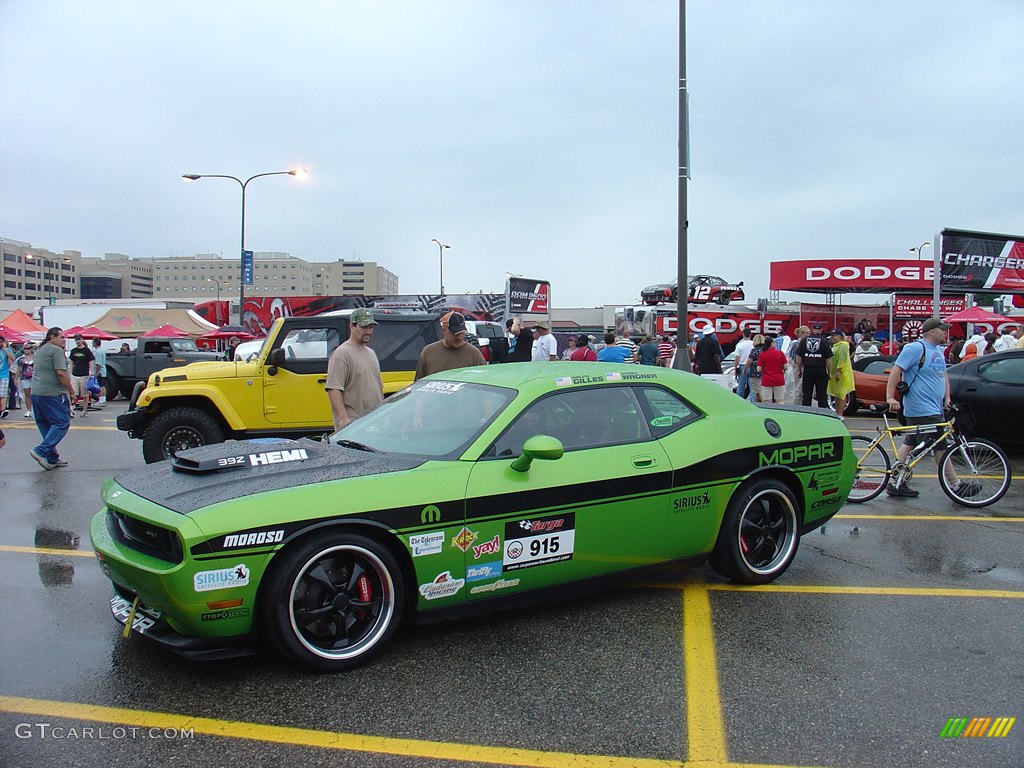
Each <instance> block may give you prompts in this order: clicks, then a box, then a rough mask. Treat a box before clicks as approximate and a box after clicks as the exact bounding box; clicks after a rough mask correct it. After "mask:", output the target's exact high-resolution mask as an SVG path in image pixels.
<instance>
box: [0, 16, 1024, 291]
mask: <svg viewBox="0 0 1024 768" xmlns="http://www.w3.org/2000/svg"><path fill="white" fill-rule="evenodd" d="M687 6H688V8H687V70H688V71H687V74H688V90H689V93H690V116H691V120H690V123H691V125H690V130H691V137H690V145H691V151H692V161H691V166H692V175H693V180H692V182H691V183H690V184H689V185H688V194H689V219H690V228H689V259H690V272H691V273H698V272H700V273H710V274H718V275H721V276H722V277H724V278H726V279H727V280H732V281H738V280H744V281H745V282H746V287H747V289H748V293H747V295H748V298H749V299H750V300H753V299H754V298H756V297H757V296H764V295H767V290H768V262H769V261H772V260H781V259H810V258H841V259H856V258H861V257H883V258H902V257H908V258H912V255H911V254H909V253H908V249H909V248H910V247H912V246H915V245H918V244H919V243H921V242H922V241H925V240H928V241H930V240H931V239H932V238H933V236H934V233H935V232H936V231H937V230H939V229H941V228H942V227H957V228H963V229H975V230H983V231H993V232H1000V233H1010V234H1020V233H1024V206H1022V201H1024V196H1022V194H1021V179H1022V176H1024V173H1022V172H1024V140H1022V125H1024V99H1022V98H1021V94H1022V93H1024V83H1022V75H1024V45H1022V44H1021V41H1022V40H1024V2H1021V1H1020V0H975V1H974V2H971V3H964V2H962V0H961V1H958V2H945V1H943V0H877V1H876V0H858V1H856V2H854V1H853V0H850V1H849V2H840V1H839V0H828V1H827V2H811V0H775V1H774V2H767V1H766V2H756V1H754V0H730V1H729V2H723V1H722V0H690V1H689V2H688V3H687ZM678 66H679V65H678V2H676V0H627V1H623V2H610V1H606V0H585V1H581V2H570V1H568V0H546V1H544V2H541V1H539V0H473V1H465V2H459V1H456V0H431V2H422V0H416V1H415V2H389V1H386V0H378V1H376V2H369V1H368V0H367V1H366V2H353V1H352V0H346V1H345V2H341V1H340V0H338V1H334V2H306V1H304V0H295V2H288V3H285V2H270V1H269V0H246V1H245V2H241V1H239V2H228V1H226V0H218V1H217V2H209V0H203V1H202V2H199V1H196V2H191V1H187V0H172V1H171V2H163V3H149V2H137V1H133V2H113V1H111V0H89V2H81V0H68V1H65V0H0V98H2V104H3V123H2V128H0V168H2V170H3V174H2V179H3V183H2V184H0V236H3V237H7V238H13V239H16V240H23V241H27V242H30V243H32V245H34V246H37V247H41V248H48V249H50V250H52V251H56V252H60V251H63V250H65V249H70V250H78V251H81V252H82V254H83V255H84V256H102V255H103V254H104V253H105V252H119V253H124V254H127V255H129V256H132V257H149V256H158V257H162V256H182V255H191V254H194V253H204V252H214V253H220V254H222V255H223V256H225V257H231V258H236V257H237V255H238V249H239V222H240V211H239V207H240V190H239V187H238V185H237V184H235V183H234V182H232V181H227V180H220V179H204V180H201V181H198V182H196V183H193V184H185V183H183V182H182V181H181V179H180V177H181V174H183V173H219V174H230V175H233V176H238V177H241V178H243V179H244V178H246V177H248V176H251V175H254V174H257V173H263V172H268V171H281V170H287V169H289V168H293V167H296V166H305V167H308V168H309V169H310V171H311V175H310V176H309V178H308V179H306V180H305V181H297V180H294V179H292V178H291V177H287V176H282V177H270V178H262V179H257V180H256V181H254V182H253V183H252V184H250V185H249V187H248V192H247V212H246V219H247V222H246V245H247V247H248V248H250V249H252V250H257V251H260V250H276V251H287V252H289V253H291V254H293V255H296V256H300V257H302V258H304V259H307V260H311V261H332V260H336V259H339V258H345V259H359V260H367V261H376V262H378V263H380V264H381V265H383V266H385V267H387V268H388V269H390V270H392V271H393V272H395V273H397V274H398V275H399V278H400V290H401V291H402V292H403V293H434V292H437V290H438V287H439V286H438V283H439V276H438V249H437V247H436V246H435V245H432V244H431V242H430V241H431V239H432V238H435V237H436V238H439V239H440V240H442V241H443V242H445V243H450V244H451V245H452V246H453V249H452V250H450V251H445V257H444V259H445V281H444V282H445V288H446V289H447V291H448V292H449V293H456V292H475V291H478V290H481V289H482V290H484V291H501V290H503V288H504V279H505V273H506V272H511V273H514V274H521V275H525V276H527V277H537V278H546V279H549V280H550V281H551V283H552V294H553V302H554V304H555V306H560V307H568V306H596V305H600V304H612V303H632V302H634V301H637V300H638V296H639V291H640V289H641V288H642V287H643V286H644V285H647V284H649V283H654V282H660V281H663V280H665V279H668V278H671V277H673V276H674V275H675V266H676V230H677V221H676V191H677V170H676V169H677V164H678V158H677V152H676V143H677V136H678V118H677V103H678V91H677V84H678V73H679V69H678ZM784 297H787V296H784ZM788 298H796V295H792V294H791V295H789V296H788ZM805 298H811V297H805Z"/></svg>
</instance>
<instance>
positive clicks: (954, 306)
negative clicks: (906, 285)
mask: <svg viewBox="0 0 1024 768" xmlns="http://www.w3.org/2000/svg"><path fill="white" fill-rule="evenodd" d="M934 304H935V302H934V300H933V299H932V297H931V296H906V295H904V294H898V295H897V296H896V302H895V303H894V304H893V314H894V315H895V316H896V317H899V318H904V319H905V318H911V317H931V316H932V306H933V305H934ZM965 309H967V300H966V299H965V298H964V297H963V296H943V297H941V298H940V299H939V314H940V315H941V316H942V317H947V316H948V315H952V314H954V313H956V312H962V311H963V310H965Z"/></svg>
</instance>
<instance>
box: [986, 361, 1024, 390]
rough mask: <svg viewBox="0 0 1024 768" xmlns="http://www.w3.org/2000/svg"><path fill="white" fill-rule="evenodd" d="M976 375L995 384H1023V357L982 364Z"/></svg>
mask: <svg viewBox="0 0 1024 768" xmlns="http://www.w3.org/2000/svg"><path fill="white" fill-rule="evenodd" d="M978 375H979V376H981V378H983V379H985V380H986V381H992V382H995V383H997V384H1020V383H1022V382H1024V357H1013V358H1010V359H1009V360H993V361H992V362H991V363H983V364H982V365H980V366H979V367H978Z"/></svg>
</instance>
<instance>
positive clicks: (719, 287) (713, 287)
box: [640, 275, 746, 306]
mask: <svg viewBox="0 0 1024 768" xmlns="http://www.w3.org/2000/svg"><path fill="white" fill-rule="evenodd" d="M687 282H688V283H689V284H690V295H689V298H688V299H687V301H688V302H689V303H690V304H721V305H723V306H724V305H726V304H728V303H729V302H731V301H743V300H744V299H745V298H746V296H745V295H744V293H743V281H742V280H741V281H740V282H738V283H727V282H726V281H725V280H723V279H722V278H720V277H718V276H716V275H690V276H689V277H687ZM677 284H678V281H677V280H673V281H672V282H671V283H658V284H657V285H649V286H647V287H646V288H644V289H643V290H642V291H641V292H640V300H641V301H642V302H643V303H644V304H662V303H664V302H668V303H673V304H674V303H676V302H677V301H678V300H679V299H678V288H677Z"/></svg>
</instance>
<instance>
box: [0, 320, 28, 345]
mask: <svg viewBox="0 0 1024 768" xmlns="http://www.w3.org/2000/svg"><path fill="white" fill-rule="evenodd" d="M0 336H3V337H4V338H5V339H7V342H8V343H9V344H24V343H25V342H26V341H28V340H29V338H28V336H26V335H25V334H24V333H22V332H21V331H19V330H18V329H16V328H8V327H7V326H6V325H3V324H0Z"/></svg>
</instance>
